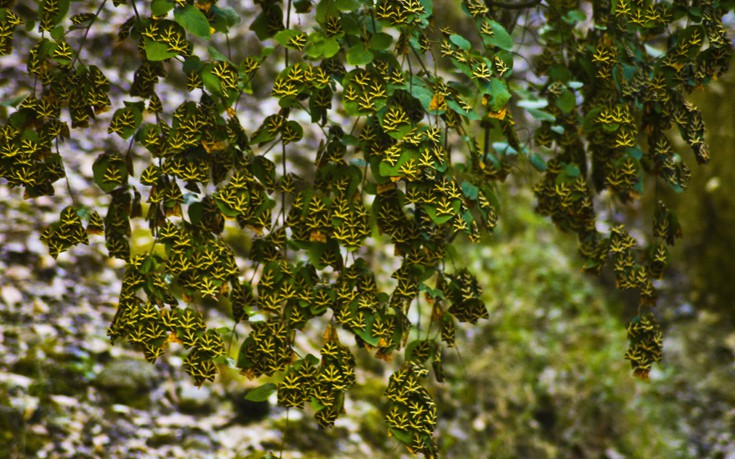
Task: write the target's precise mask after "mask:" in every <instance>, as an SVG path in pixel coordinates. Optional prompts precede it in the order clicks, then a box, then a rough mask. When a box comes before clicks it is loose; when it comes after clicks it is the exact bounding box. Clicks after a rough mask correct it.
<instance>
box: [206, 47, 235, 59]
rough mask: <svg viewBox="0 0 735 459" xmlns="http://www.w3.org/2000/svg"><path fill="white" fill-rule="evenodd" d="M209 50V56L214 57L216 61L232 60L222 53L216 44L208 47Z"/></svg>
mask: <svg viewBox="0 0 735 459" xmlns="http://www.w3.org/2000/svg"><path fill="white" fill-rule="evenodd" d="M207 51H208V52H209V57H211V58H212V59H214V60H215V61H221V62H229V61H230V60H229V59H228V58H227V56H225V55H224V54H222V53H221V52H220V51H219V50H218V49H217V48H215V47H214V46H209V47H207Z"/></svg>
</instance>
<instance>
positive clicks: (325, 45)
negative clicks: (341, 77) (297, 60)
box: [304, 32, 340, 59]
mask: <svg viewBox="0 0 735 459" xmlns="http://www.w3.org/2000/svg"><path fill="white" fill-rule="evenodd" d="M339 50H340V46H339V42H337V40H335V39H334V38H331V37H330V38H327V37H325V36H324V35H323V34H322V33H321V32H312V33H310V34H309V38H308V39H307V42H306V46H305V47H304V53H306V55H307V56H309V57H310V58H312V59H320V58H330V57H332V56H334V55H335V54H337V53H338V52H339Z"/></svg>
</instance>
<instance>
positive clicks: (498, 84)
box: [486, 78, 510, 112]
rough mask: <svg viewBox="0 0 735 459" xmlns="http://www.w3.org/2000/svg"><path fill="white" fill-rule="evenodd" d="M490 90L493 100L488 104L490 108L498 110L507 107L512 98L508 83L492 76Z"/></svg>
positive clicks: (494, 110)
mask: <svg viewBox="0 0 735 459" xmlns="http://www.w3.org/2000/svg"><path fill="white" fill-rule="evenodd" d="M486 89H487V88H486ZM489 90H490V91H489V95H490V96H491V100H490V103H489V104H488V108H489V109H490V110H491V111H493V112H498V111H500V110H501V109H503V108H505V106H506V105H507V104H508V101H509V100H510V91H508V85H507V84H506V82H505V81H504V80H501V79H499V78H491V79H490V86H489Z"/></svg>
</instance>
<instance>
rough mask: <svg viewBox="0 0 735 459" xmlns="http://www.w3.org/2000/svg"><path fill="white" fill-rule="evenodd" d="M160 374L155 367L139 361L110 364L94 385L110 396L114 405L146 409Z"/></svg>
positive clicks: (127, 360) (113, 362) (118, 361)
mask: <svg viewBox="0 0 735 459" xmlns="http://www.w3.org/2000/svg"><path fill="white" fill-rule="evenodd" d="M157 379H158V374H157V373H156V369H155V367H154V366H153V365H151V364H149V363H147V362H145V361H143V360H137V359H119V360H113V361H111V362H109V363H108V364H107V365H105V367H104V368H103V369H102V371H100V372H99V374H98V375H97V376H96V377H95V379H94V385H95V386H96V387H98V388H99V389H100V390H102V391H104V392H106V393H107V394H109V395H110V397H111V398H112V400H113V402H114V403H120V404H123V405H128V406H132V407H135V408H141V409H145V408H147V407H148V405H149V404H150V392H151V390H152V389H153V386H154V383H155V382H156V380H157Z"/></svg>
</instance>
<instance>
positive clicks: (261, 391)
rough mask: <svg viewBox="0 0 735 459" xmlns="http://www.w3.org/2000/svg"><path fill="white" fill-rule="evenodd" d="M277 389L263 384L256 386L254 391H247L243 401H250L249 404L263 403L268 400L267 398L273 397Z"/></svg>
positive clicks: (270, 384) (271, 385)
mask: <svg viewBox="0 0 735 459" xmlns="http://www.w3.org/2000/svg"><path fill="white" fill-rule="evenodd" d="M277 389H278V386H276V385H275V384H273V383H265V384H263V385H262V386H258V387H256V388H255V389H253V390H250V391H248V393H247V394H245V400H250V401H251V402H264V401H266V400H268V397H270V396H271V395H273V393H275V392H276V390H277Z"/></svg>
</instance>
